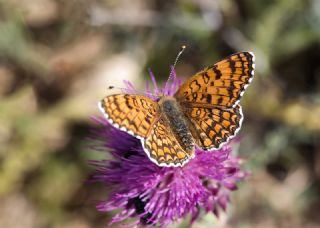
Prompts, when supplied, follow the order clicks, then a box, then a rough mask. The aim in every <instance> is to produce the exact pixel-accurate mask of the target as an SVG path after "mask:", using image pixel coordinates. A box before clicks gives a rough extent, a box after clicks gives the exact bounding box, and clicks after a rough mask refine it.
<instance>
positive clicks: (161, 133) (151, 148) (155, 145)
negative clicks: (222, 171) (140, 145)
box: [144, 118, 193, 166]
mask: <svg viewBox="0 0 320 228" xmlns="http://www.w3.org/2000/svg"><path fill="white" fill-rule="evenodd" d="M144 149H145V151H146V153H147V154H148V156H149V157H150V158H151V160H153V161H155V162H156V163H157V164H158V165H159V166H183V165H184V164H185V163H186V162H187V161H188V160H189V159H190V158H192V157H193V154H188V153H187V152H186V151H185V150H184V149H183V148H182V147H181V146H180V144H179V143H178V141H177V139H176V138H175V136H174V134H173V133H172V131H171V129H170V126H169V124H168V122H167V121H166V120H165V119H164V118H160V119H159V120H158V121H157V122H156V123H155V124H154V126H153V128H152V130H151V133H150V135H149V137H148V138H147V139H146V140H145V141H144Z"/></svg>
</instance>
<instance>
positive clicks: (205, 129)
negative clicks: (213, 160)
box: [186, 105, 243, 150]
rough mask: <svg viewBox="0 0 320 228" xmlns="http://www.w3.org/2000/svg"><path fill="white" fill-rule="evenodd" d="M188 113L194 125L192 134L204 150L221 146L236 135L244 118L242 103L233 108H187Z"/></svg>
mask: <svg viewBox="0 0 320 228" xmlns="http://www.w3.org/2000/svg"><path fill="white" fill-rule="evenodd" d="M186 113H187V115H188V117H189V119H190V121H191V123H192V125H193V127H194V128H193V129H194V130H193V132H192V135H193V137H194V138H195V141H196V143H197V145H198V146H199V147H201V148H202V149H204V150H214V149H219V148H221V146H222V145H223V144H225V143H226V142H228V140H229V139H231V138H232V137H233V136H235V134H236V133H237V132H238V130H239V129H240V127H241V123H242V119H243V115H242V110H241V106H240V105H236V106H235V107H234V108H231V109H221V108H200V107H194V108H187V109H186Z"/></svg>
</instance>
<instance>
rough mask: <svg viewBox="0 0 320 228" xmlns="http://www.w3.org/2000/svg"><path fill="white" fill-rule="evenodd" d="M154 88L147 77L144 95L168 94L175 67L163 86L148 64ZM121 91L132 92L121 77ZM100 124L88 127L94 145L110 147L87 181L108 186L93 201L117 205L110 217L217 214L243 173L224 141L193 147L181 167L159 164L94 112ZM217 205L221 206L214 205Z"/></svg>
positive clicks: (163, 220)
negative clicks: (210, 148)
mask: <svg viewBox="0 0 320 228" xmlns="http://www.w3.org/2000/svg"><path fill="white" fill-rule="evenodd" d="M149 72H150V77H151V81H152V83H153V87H154V92H153V94H152V93H151V89H150V87H149V84H148V83H147V89H146V92H147V96H149V97H150V98H152V99H157V98H158V97H159V96H161V95H168V96H172V95H173V94H174V93H175V91H176V90H177V88H178V87H179V86H180V85H181V81H180V80H179V79H178V78H177V77H176V74H175V72H174V70H172V73H171V74H170V76H171V78H169V79H168V81H167V82H166V84H165V86H164V88H163V89H160V88H159V87H158V86H157V83H156V80H155V77H154V75H153V73H152V72H151V70H149ZM125 84H126V86H127V89H126V90H125V92H126V93H129V92H130V93H131V92H134V91H135V90H134V87H133V85H132V83H131V82H128V81H126V82H125ZM93 119H94V121H95V122H96V123H97V124H99V125H101V126H102V127H101V128H99V129H95V130H94V132H93V138H94V139H96V140H97V141H98V142H99V143H98V145H97V146H95V148H96V149H97V150H100V151H108V152H110V153H111V155H112V158H111V159H110V160H103V161H93V162H92V164H93V165H95V166H96V172H95V174H94V175H93V176H92V178H91V181H98V182H102V183H104V184H105V185H106V186H108V187H110V188H111V190H112V192H111V194H110V195H109V198H108V199H107V200H105V201H103V202H100V203H99V204H98V205H97V209H98V210H99V211H101V212H109V211H113V210H118V209H120V212H119V213H118V214H116V215H115V216H114V217H113V218H112V220H111V222H110V224H111V223H115V222H121V221H124V220H126V219H129V218H134V217H135V218H137V219H136V220H135V221H134V222H133V223H132V224H128V226H134V225H138V224H140V225H146V226H152V225H155V224H157V225H160V226H161V227H165V226H166V225H168V224H170V223H172V222H173V221H176V220H178V219H181V218H184V217H185V216H186V215H188V214H191V216H192V219H191V223H192V222H194V221H195V220H196V219H197V218H198V217H199V213H200V210H204V211H205V212H206V213H208V212H213V213H214V214H215V215H216V216H218V215H219V210H223V211H225V210H226V208H227V204H228V203H229V194H230V191H234V190H236V189H237V185H236V184H237V182H238V181H240V180H243V179H244V177H246V176H247V172H245V171H241V169H240V163H241V161H240V159H239V158H237V157H234V156H232V155H231V151H232V148H231V146H230V145H225V146H223V147H222V148H221V149H219V150H216V151H214V152H204V151H202V150H201V149H196V152H195V154H196V156H195V158H194V159H191V160H190V161H189V162H188V163H187V164H186V165H185V166H183V167H176V168H175V167H170V168H168V167H159V166H157V165H156V164H155V163H153V162H151V161H150V160H149V158H148V156H147V155H146V153H145V152H144V150H143V148H142V145H141V142H140V140H139V139H137V138H135V137H133V136H131V135H129V134H127V133H125V132H123V131H120V130H118V129H116V128H114V127H112V126H111V125H110V124H109V123H108V121H107V120H105V119H104V118H93ZM219 208H220V209H219Z"/></svg>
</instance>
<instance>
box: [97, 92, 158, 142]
mask: <svg viewBox="0 0 320 228" xmlns="http://www.w3.org/2000/svg"><path fill="white" fill-rule="evenodd" d="M99 108H100V109H101V111H102V112H103V113H104V115H105V117H106V118H107V119H108V121H109V122H110V123H111V124H112V125H113V126H115V127H117V128H119V129H121V130H123V131H126V132H128V133H130V134H131V135H134V136H136V137H138V138H146V137H147V136H148V134H149V133H150V130H151V126H152V124H153V123H154V122H155V121H156V119H157V118H158V112H159V105H158V103H157V102H155V101H153V100H152V99H150V98H148V97H146V96H141V95H134V94H116V95H110V96H107V97H105V98H104V99H103V100H102V101H101V102H100V103H99Z"/></svg>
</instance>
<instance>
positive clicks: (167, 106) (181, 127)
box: [159, 97, 195, 155]
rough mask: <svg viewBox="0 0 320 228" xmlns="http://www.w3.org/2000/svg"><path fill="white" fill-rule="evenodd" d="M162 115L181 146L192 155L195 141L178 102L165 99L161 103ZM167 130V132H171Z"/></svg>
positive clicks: (172, 99)
mask: <svg viewBox="0 0 320 228" xmlns="http://www.w3.org/2000/svg"><path fill="white" fill-rule="evenodd" d="M159 105H160V107H161V111H162V114H163V115H164V116H165V118H166V119H167V121H168V122H169V126H170V129H171V131H172V133H173V134H174V136H175V137H176V139H177V141H178V142H179V144H180V146H181V147H182V148H183V149H184V150H185V151H186V152H187V153H189V154H190V155H192V154H193V151H194V146H195V144H194V140H193V137H192V134H191V132H190V130H189V127H188V123H187V121H186V120H185V116H184V114H183V113H182V111H181V109H180V107H179V105H178V103H177V101H176V100H175V99H174V98H172V97H163V98H161V100H160V101H159ZM170 129H166V130H168V131H169V130H170Z"/></svg>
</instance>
